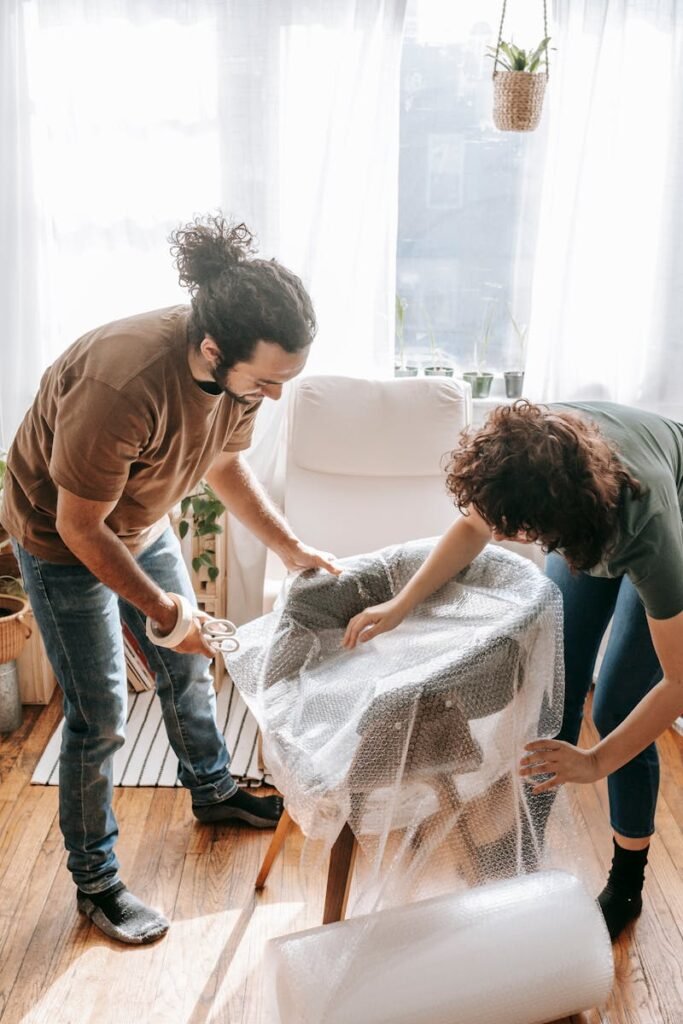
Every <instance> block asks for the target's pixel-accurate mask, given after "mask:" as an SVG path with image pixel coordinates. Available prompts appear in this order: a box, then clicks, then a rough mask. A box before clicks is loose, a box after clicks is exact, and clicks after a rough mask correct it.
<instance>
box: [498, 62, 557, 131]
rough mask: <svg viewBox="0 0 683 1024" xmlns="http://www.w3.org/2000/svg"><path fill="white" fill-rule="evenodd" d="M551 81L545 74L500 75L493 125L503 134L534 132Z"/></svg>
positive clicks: (522, 72)
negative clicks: (548, 83)
mask: <svg viewBox="0 0 683 1024" xmlns="http://www.w3.org/2000/svg"><path fill="white" fill-rule="evenodd" d="M547 81H548V75H547V74H546V73H544V72H540V71H538V72H534V73H533V74H531V73H530V72H529V71H496V72H495V74H494V76H493V123H494V124H495V126H496V128H499V129H500V130H501V131H503V132H532V131H533V130H534V128H537V127H538V122H539V121H540V119H541V110H542V108H543V96H544V94H545V87H546V84H547Z"/></svg>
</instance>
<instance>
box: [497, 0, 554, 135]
mask: <svg viewBox="0 0 683 1024" xmlns="http://www.w3.org/2000/svg"><path fill="white" fill-rule="evenodd" d="M504 19H505V0H503V10H502V13H501V17H500V29H499V32H498V44H497V46H496V49H495V50H493V47H489V49H490V51H491V52H490V53H489V54H488V56H489V57H492V58H493V123H494V125H495V126H496V128H498V129H499V130H500V131H504V132H532V131H533V130H534V129H535V128H537V127H538V123H539V121H540V119H541V111H542V109H543V97H544V95H545V87H546V85H547V83H548V77H549V74H550V65H549V62H548V43H549V42H550V37H549V36H548V18H547V11H546V0H543V25H544V37H543V39H542V40H541V42H540V43H539V44H538V46H537V47H536V49H535V50H532V51H527V50H521V49H520V48H519V47H518V46H515V44H514V43H506V42H505V41H504V40H503V21H504ZM542 60H545V71H540V70H539V68H540V67H541V61H542Z"/></svg>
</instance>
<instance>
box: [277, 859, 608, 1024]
mask: <svg viewBox="0 0 683 1024" xmlns="http://www.w3.org/2000/svg"><path fill="white" fill-rule="evenodd" d="M558 922H561V927H560V926H558ZM350 952H351V953H352V959H350V956H349V954H350ZM342 966H344V967H345V968H346V970H344V971H342V970H340V967H342ZM265 967H266V970H265V976H266V1003H267V1008H268V1011H269V1013H268V1017H267V1019H268V1021H269V1022H275V1021H277V1022H278V1024H320V1022H324V1024H350V1022H354V1024H355V1022H358V1024H361V1022H362V1024H542V1022H546V1021H550V1020H558V1019H560V1018H561V1019H562V1020H565V1019H567V1018H568V1017H569V1016H570V1015H573V1014H578V1013H580V1012H581V1011H583V1010H588V1009H590V1008H592V1007H594V1006H601V1005H602V1004H603V1003H604V1002H605V1001H606V1000H607V998H608V996H609V993H610V989H611V987H612V983H613V979H614V963H613V959H612V948H611V944H610V939H609V935H608V933H607V928H606V926H605V922H604V920H603V918H602V915H601V913H600V910H599V908H598V906H597V904H596V902H595V900H594V899H593V897H592V896H591V895H590V894H589V892H588V891H587V890H586V888H585V887H584V886H583V885H582V884H581V883H580V882H579V881H578V879H576V878H574V877H572V876H571V875H569V874H567V873H565V872H562V871H539V872H535V873H534V874H533V875H528V876H525V877H520V878H513V879H505V880H503V881H498V882H491V883H489V884H487V885H482V886H479V887H477V888H476V889H471V890H468V891H467V892H466V893H458V894H449V895H447V896H437V897H435V898H433V899H429V900H421V901H418V902H417V903H413V904H410V905H408V906H403V907H398V908H392V909H390V910H383V911H380V912H379V913H377V914H372V915H371V916H369V917H366V916H360V917H353V918H350V919H349V920H346V921H342V922H340V923H338V924H330V925H325V926H324V927H322V928H312V929H309V930H307V931H304V932H298V933H295V934H293V935H287V936H284V937H283V938H276V939H271V940H270V942H269V943H268V945H267V946H266V964H265ZM320 978H325V980H326V984H325V985H320V981H319V980H320ZM330 978H332V979H333V984H332V985H330V984H329V979H330Z"/></svg>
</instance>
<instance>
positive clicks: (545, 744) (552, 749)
mask: <svg viewBox="0 0 683 1024" xmlns="http://www.w3.org/2000/svg"><path fill="white" fill-rule="evenodd" d="M524 749H525V750H528V751H530V753H529V754H526V755H525V757H523V758H522V760H521V761H520V762H519V764H520V771H519V774H520V775H524V776H535V775H550V776H551V777H550V778H549V779H546V781H545V782H539V783H537V784H536V785H535V786H534V787H533V789H532V793H545V792H546V791H547V790H549V789H555V787H556V786H561V785H562V784H563V783H564V782H581V783H585V782H596V781H597V780H598V779H601V778H602V777H603V774H604V773H603V772H601V771H600V767H599V765H598V756H597V749H596V748H595V747H592V748H591V749H590V750H582V749H581V748H580V747H575V746H573V745H572V744H571V743H565V742H564V741H563V740H534V741H533V743H527V744H526V746H525V747H524Z"/></svg>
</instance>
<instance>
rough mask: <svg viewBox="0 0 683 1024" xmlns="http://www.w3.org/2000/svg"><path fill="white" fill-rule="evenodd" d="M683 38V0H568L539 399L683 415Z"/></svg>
mask: <svg viewBox="0 0 683 1024" xmlns="http://www.w3.org/2000/svg"><path fill="white" fill-rule="evenodd" d="M682 40H683V3H681V2H680V0H584V2H581V0H578V2H577V0H559V2H556V4H555V10H554V24H553V43H554V45H556V46H557V47H558V52H557V54H556V55H555V58H554V61H552V62H551V80H550V84H549V87H548V92H547V103H548V108H547V109H546V111H545V115H544V116H547V117H548V118H549V140H548V154H547V163H546V168H545V175H544V188H543V195H542V201H541V214H540V228H539V241H538V249H537V255H536V260H535V276H534V284H533V305H532V314H531V325H530V337H529V343H530V344H529V353H528V363H527V372H528V378H527V384H528V391H529V394H533V395H534V396H535V397H536V398H538V399H541V400H561V399H570V398H582V397H583V398H606V399H609V400H613V401H618V402H624V403H626V404H630V405H637V406H642V407H647V408H650V409H653V410H655V411H659V412H662V413H664V414H665V415H669V416H672V417H674V418H678V419H683V387H682V386H681V380H682V379H683V346H682V345H681V335H682V330H683V309H682V307H681V302H680V295H681V284H682V282H683V249H682V248H681V245H680V237H681V226H682V222H683V199H682V196H681V189H680V181H681V176H682V174H683V148H682V146H681V141H682V139H683V135H682V133H681V128H682V127H683V63H682V61H681V57H682V45H681V44H682ZM552 66H554V70H553V69H552Z"/></svg>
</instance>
